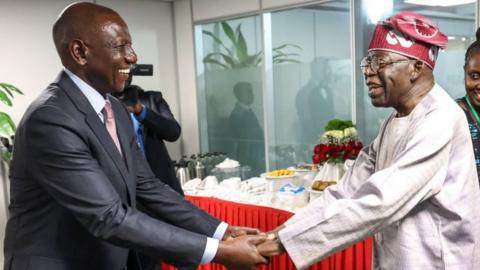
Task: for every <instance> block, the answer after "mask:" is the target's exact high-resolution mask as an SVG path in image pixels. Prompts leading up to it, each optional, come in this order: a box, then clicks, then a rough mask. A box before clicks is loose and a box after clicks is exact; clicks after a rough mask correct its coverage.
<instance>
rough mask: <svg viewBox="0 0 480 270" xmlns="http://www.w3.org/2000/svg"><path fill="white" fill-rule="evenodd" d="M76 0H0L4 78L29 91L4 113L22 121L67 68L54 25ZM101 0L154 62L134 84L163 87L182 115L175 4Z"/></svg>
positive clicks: (145, 59) (175, 148) (0, 230)
mask: <svg viewBox="0 0 480 270" xmlns="http://www.w3.org/2000/svg"><path fill="white" fill-rule="evenodd" d="M72 2H75V1H69V0H42V1H32V0H1V1H0V10H1V11H2V15H1V16H0V33H1V34H2V37H3V39H2V42H0V56H1V65H0V82H9V83H12V84H14V85H16V86H17V87H19V88H20V89H21V90H22V91H23V92H24V93H25V95H24V96H17V97H15V99H14V106H13V108H6V109H5V106H4V105H3V104H0V111H6V112H7V113H9V114H10V115H11V116H12V118H13V120H14V121H15V122H16V123H18V122H19V121H20V119H21V117H22V115H23V114H24V112H25V110H26V108H27V107H28V105H29V104H30V103H31V102H32V101H33V100H34V99H35V98H36V97H37V96H38V95H39V94H40V93H41V91H42V90H43V89H44V88H45V87H46V86H47V85H48V84H49V83H50V82H52V81H53V80H54V79H55V78H56V76H57V74H58V73H59V72H60V71H61V68H62V66H61V63H60V60H59V57H58V56H57V53H56V51H55V47H54V44H53V41H52V35H51V29H52V25H53V23H54V22H55V19H56V17H57V16H58V14H59V13H60V11H61V10H62V9H63V8H64V7H65V6H67V5H68V4H70V3H72ZM97 2H98V3H99V4H102V5H105V6H109V7H111V8H113V9H114V10H116V11H117V12H119V13H120V15H121V16H122V17H123V18H124V19H125V21H126V22H127V24H128V25H129V28H130V33H131V35H132V38H133V43H134V48H135V50H136V52H137V55H138V59H139V63H148V64H153V65H154V76H152V77H141V78H138V77H135V78H134V83H136V84H138V85H140V86H142V87H143V88H145V89H149V90H161V91H162V93H163V95H164V97H165V98H166V100H167V101H168V103H169V104H170V108H171V109H172V112H173V114H174V115H175V116H176V118H177V119H179V114H180V113H179V105H178V104H179V96H178V91H177V74H176V60H175V53H174V52H175V49H174V44H175V43H174V33H173V29H174V27H173V16H172V15H173V14H172V4H171V3H169V2H162V1H157V0H135V1H128V0H99V1H97ZM192 46H193V45H192ZM192 53H193V52H192ZM195 121H196V118H195ZM183 134H185V132H183ZM167 147H168V148H169V152H170V154H171V156H172V158H174V159H176V158H178V157H179V156H180V149H181V147H180V140H179V141H177V142H176V143H174V144H167ZM0 175H1V173H0ZM0 180H2V179H0ZM1 187H2V185H0V193H2V194H3V188H1ZM0 198H1V196H0ZM3 207H4V205H3V200H2V201H0V250H3V234H4V231H5V230H4V227H5V213H4V211H3ZM0 265H3V252H0Z"/></svg>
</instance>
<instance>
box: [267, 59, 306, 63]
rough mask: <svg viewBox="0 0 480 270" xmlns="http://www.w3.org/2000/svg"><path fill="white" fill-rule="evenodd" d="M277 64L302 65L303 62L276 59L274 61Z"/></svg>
mask: <svg viewBox="0 0 480 270" xmlns="http://www.w3.org/2000/svg"><path fill="white" fill-rule="evenodd" d="M273 63H275V64H281V63H295V64H300V63H302V62H300V61H298V60H296V59H275V60H274V61H273Z"/></svg>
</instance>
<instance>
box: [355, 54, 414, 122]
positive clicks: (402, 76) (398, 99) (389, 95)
mask: <svg viewBox="0 0 480 270" xmlns="http://www.w3.org/2000/svg"><path fill="white" fill-rule="evenodd" d="M367 58H368V59H375V58H376V59H377V60H379V61H382V62H383V63H390V64H386V65H380V67H379V69H378V71H377V72H376V73H375V72H374V71H373V70H372V68H371V67H370V66H369V67H367V68H366V69H365V72H364V76H365V81H366V84H367V86H368V96H369V97H370V99H371V100H372V104H373V106H375V107H393V108H395V109H396V110H397V112H399V113H401V112H402V110H403V108H404V105H405V104H406V103H407V102H408V95H409V91H410V89H411V87H412V83H411V81H410V77H411V75H410V72H411V68H410V66H411V62H412V61H406V60H409V58H407V57H405V56H403V55H400V54H397V53H392V52H387V51H382V50H373V51H370V52H368V55H367Z"/></svg>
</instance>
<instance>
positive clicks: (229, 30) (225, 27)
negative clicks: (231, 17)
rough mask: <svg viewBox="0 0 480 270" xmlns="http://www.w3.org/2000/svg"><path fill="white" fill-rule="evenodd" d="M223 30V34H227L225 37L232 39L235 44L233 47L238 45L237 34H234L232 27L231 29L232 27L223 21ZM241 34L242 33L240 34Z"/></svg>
mask: <svg viewBox="0 0 480 270" xmlns="http://www.w3.org/2000/svg"><path fill="white" fill-rule="evenodd" d="M222 28H223V32H224V33H225V35H227V37H228V38H229V39H230V41H231V42H232V43H233V45H235V47H236V45H237V38H236V37H235V33H234V32H233V29H232V27H230V25H229V24H228V23H227V22H225V21H223V22H222ZM240 33H241V32H240Z"/></svg>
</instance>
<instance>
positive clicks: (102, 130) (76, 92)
mask: <svg viewBox="0 0 480 270" xmlns="http://www.w3.org/2000/svg"><path fill="white" fill-rule="evenodd" d="M58 85H59V86H60V87H61V88H62V89H63V90H65V92H66V93H67V95H68V96H69V97H70V99H71V100H72V102H73V104H74V105H75V106H76V108H77V109H78V110H79V111H80V112H82V113H83V114H85V122H86V123H87V125H88V126H89V127H90V129H91V130H92V131H93V133H94V134H95V136H96V137H97V138H98V140H99V141H100V143H101V145H102V146H103V148H104V149H105V151H106V152H107V154H108V155H109V156H110V158H111V159H112V160H113V163H114V164H115V166H116V168H117V169H118V170H119V171H120V174H121V176H122V180H123V182H124V184H125V185H126V186H127V190H128V193H129V198H130V203H132V201H133V200H132V198H133V194H132V190H131V185H129V182H132V181H131V180H130V178H129V177H128V171H127V167H126V166H125V161H124V160H123V157H122V156H121V155H120V153H119V151H118V149H117V147H116V146H115V143H114V142H113V140H112V138H111V137H110V134H109V133H108V131H107V129H106V127H105V125H104V123H102V121H101V120H100V118H99V116H98V115H97V113H96V112H95V110H94V109H93V107H92V106H91V105H90V103H89V101H88V99H87V98H86V97H85V96H84V95H83V94H82V92H81V90H80V89H79V88H78V87H77V86H76V85H75V83H73V81H72V80H71V79H70V77H68V75H67V74H66V73H65V72H62V73H61V74H60V76H59V79H58ZM114 112H115V110H114ZM115 118H116V119H115V120H116V124H117V133H118V134H119V139H120V144H121V145H122V149H123V150H124V152H123V153H124V155H128V156H131V152H130V151H126V150H125V149H128V148H129V147H128V143H126V142H125V139H122V138H123V137H124V136H121V135H120V134H122V133H123V132H124V131H123V130H121V131H120V132H119V128H118V125H119V124H120V123H121V120H119V119H118V116H117V115H116V116H115ZM123 134H125V133H123ZM128 156H127V157H128ZM110 181H114V179H110Z"/></svg>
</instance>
